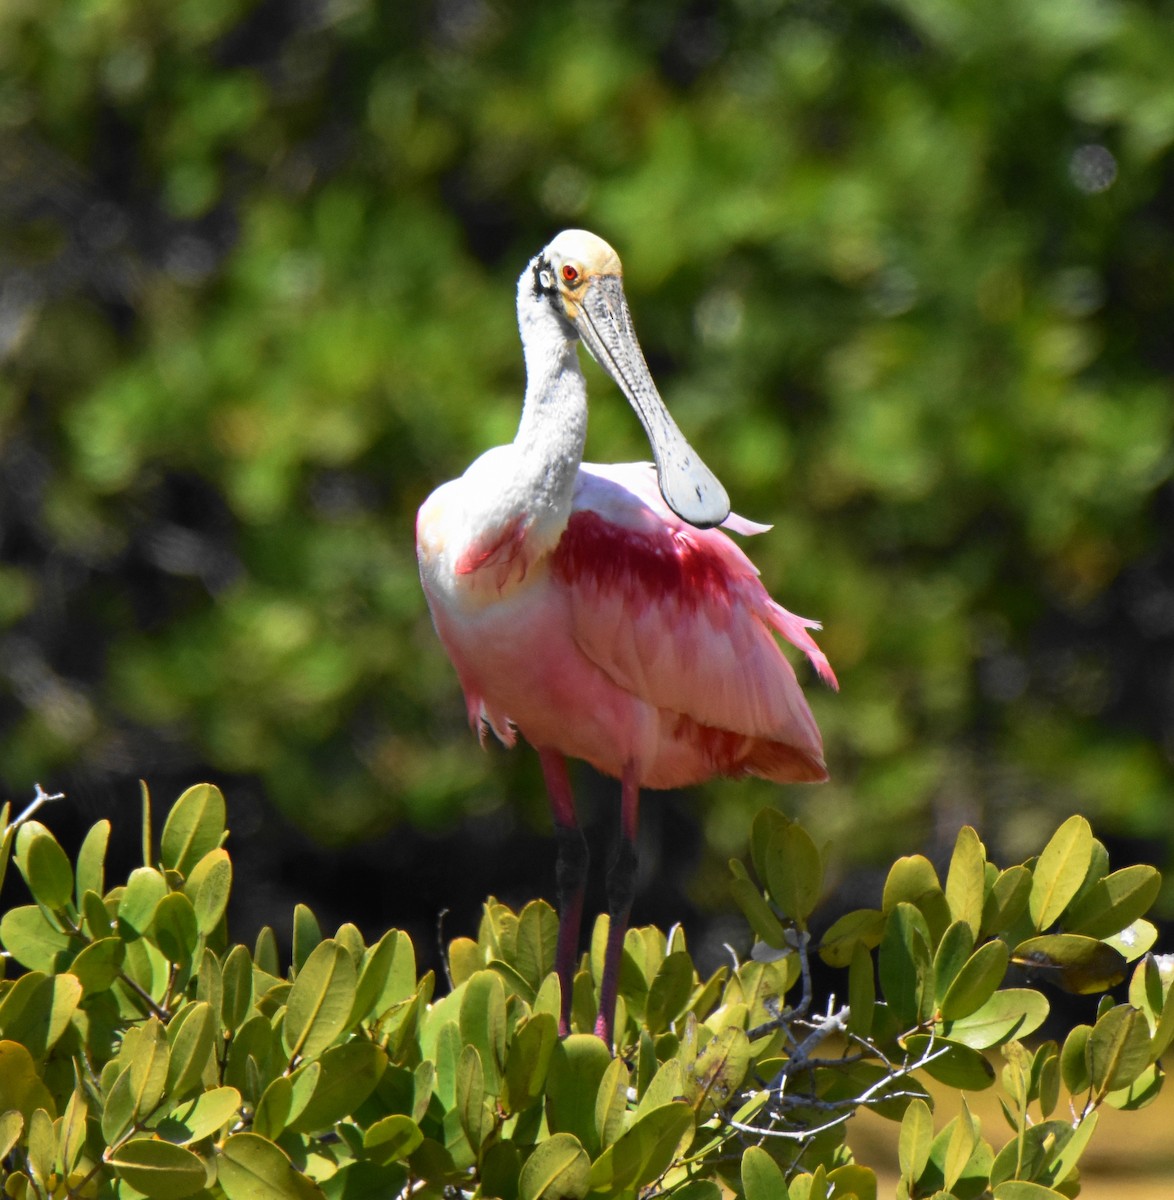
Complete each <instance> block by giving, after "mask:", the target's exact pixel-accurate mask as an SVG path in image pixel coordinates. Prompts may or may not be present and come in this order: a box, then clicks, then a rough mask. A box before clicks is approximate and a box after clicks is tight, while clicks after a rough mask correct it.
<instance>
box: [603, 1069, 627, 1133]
mask: <svg viewBox="0 0 1174 1200" xmlns="http://www.w3.org/2000/svg"><path fill="white" fill-rule="evenodd" d="M627 1111H628V1067H627V1064H626V1063H625V1062H624V1060H623V1059H622V1058H613V1059H612V1060H611V1062H610V1064H609V1065H608V1068H607V1070H606V1071H604V1073H603V1079H602V1081H601V1082H600V1085H599V1092H598V1093H597V1094H596V1097H595V1133H596V1137H597V1138H598V1140H599V1145H600V1147H607V1146H610V1145H611V1144H612V1142H614V1141H615V1140H616V1138H618V1137H619V1136H620V1134H621V1133H623V1132H624V1126H625V1117H626V1116H627Z"/></svg>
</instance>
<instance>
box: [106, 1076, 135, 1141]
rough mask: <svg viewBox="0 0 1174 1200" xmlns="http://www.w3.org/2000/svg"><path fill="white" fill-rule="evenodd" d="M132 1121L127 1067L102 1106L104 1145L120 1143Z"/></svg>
mask: <svg viewBox="0 0 1174 1200" xmlns="http://www.w3.org/2000/svg"><path fill="white" fill-rule="evenodd" d="M134 1121H135V1096H134V1093H133V1092H132V1091H131V1086H130V1068H129V1067H127V1068H126V1069H125V1070H123V1071H122V1073H121V1074H120V1075H119V1076H118V1078H117V1079H115V1081H114V1084H113V1086H112V1087H111V1088H110V1090H109V1091H108V1092H107V1093H106V1103H105V1104H104V1105H103V1106H102V1137H103V1138H105V1140H106V1144H107V1145H108V1146H112V1145H114V1144H115V1143H117V1142H120V1141H121V1140H122V1139H123V1138H124V1137H125V1136H126V1134H127V1133H128V1132H129V1131H130V1128H131V1126H132V1125H133V1124H134Z"/></svg>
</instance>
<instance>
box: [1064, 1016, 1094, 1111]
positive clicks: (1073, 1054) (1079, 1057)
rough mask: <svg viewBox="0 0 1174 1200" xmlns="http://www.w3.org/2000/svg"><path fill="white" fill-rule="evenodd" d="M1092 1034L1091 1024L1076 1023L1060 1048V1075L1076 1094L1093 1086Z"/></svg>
mask: <svg viewBox="0 0 1174 1200" xmlns="http://www.w3.org/2000/svg"><path fill="white" fill-rule="evenodd" d="M1091 1035H1092V1026H1091V1025H1076V1026H1074V1027H1073V1028H1072V1029H1070V1030H1069V1031H1068V1036H1067V1037H1066V1038H1065V1039H1064V1045H1063V1046H1062V1047H1061V1049H1060V1076H1061V1078H1062V1079H1063V1080H1064V1086H1065V1087H1066V1088H1067V1089H1068V1090H1069V1091H1070V1092H1071V1093H1072V1094H1073V1095H1074V1096H1075V1095H1077V1094H1079V1093H1080V1092H1087V1091H1089V1089H1091V1087H1092V1073H1091V1071H1090V1069H1089V1057H1088V1039H1089V1037H1090V1036H1091Z"/></svg>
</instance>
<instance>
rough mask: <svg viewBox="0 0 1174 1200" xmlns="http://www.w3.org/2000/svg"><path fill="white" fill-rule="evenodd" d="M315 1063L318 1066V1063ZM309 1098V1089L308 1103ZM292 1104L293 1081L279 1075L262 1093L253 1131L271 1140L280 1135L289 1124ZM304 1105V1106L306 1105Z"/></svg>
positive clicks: (254, 1115) (255, 1114)
mask: <svg viewBox="0 0 1174 1200" xmlns="http://www.w3.org/2000/svg"><path fill="white" fill-rule="evenodd" d="M313 1065H314V1066H315V1067H317V1066H318V1064H317V1063H314V1064H313ZM319 1070H321V1068H319ZM309 1099H310V1092H309V1091H308V1092H307V1094H306V1101H307V1103H308V1102H309ZM292 1105H293V1083H292V1082H291V1081H290V1078H289V1076H288V1075H278V1077H277V1078H276V1079H274V1080H272V1081H271V1082H270V1084H269V1086H268V1087H267V1088H266V1089H265V1090H264V1091H263V1092H262V1093H261V1099H260V1100H258V1101H257V1109H256V1111H255V1112H254V1113H253V1132H254V1133H259V1134H260V1135H261V1136H262V1137H267V1138H269V1139H271V1140H272V1139H274V1138H278V1137H280V1136H281V1135H282V1133H283V1132H284V1131H285V1127H286V1126H287V1125H288V1124H289V1118H290V1109H291V1107H292ZM302 1107H303V1108H304V1107H305V1105H303V1106H302Z"/></svg>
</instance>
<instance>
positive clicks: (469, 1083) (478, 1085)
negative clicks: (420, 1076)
mask: <svg viewBox="0 0 1174 1200" xmlns="http://www.w3.org/2000/svg"><path fill="white" fill-rule="evenodd" d="M457 1114H458V1116H459V1117H460V1122H461V1128H462V1129H463V1130H464V1132H465V1137H467V1138H468V1139H469V1145H470V1146H472V1147H473V1153H474V1154H476V1153H477V1152H478V1151H479V1150H480V1149H481V1144H482V1143H483V1142H484V1141H485V1139H486V1138H487V1137H488V1136H489V1134H490V1132H491V1131H492V1129H493V1113H492V1112H491V1111H490V1109H488V1108H487V1107H486V1104H485V1070H484V1068H483V1067H482V1065H481V1055H480V1054H479V1053H478V1052H477V1047H476V1046H471V1045H468V1044H466V1045H465V1047H464V1048H463V1049H462V1050H461V1057H460V1060H459V1061H458V1063H457Z"/></svg>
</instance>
